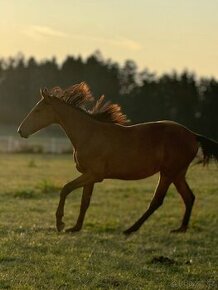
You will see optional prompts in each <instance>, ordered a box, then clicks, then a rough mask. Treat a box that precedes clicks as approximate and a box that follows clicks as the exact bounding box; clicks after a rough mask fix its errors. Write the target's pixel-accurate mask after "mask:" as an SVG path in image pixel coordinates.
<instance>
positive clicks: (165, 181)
mask: <svg viewBox="0 0 218 290" xmlns="http://www.w3.org/2000/svg"><path fill="white" fill-rule="evenodd" d="M170 184H171V179H169V178H168V177H166V176H164V175H160V179H159V182H158V185H157V188H156V190H155V193H154V197H153V199H152V201H151V203H150V205H149V207H148V209H147V210H146V212H145V213H144V214H143V215H142V216H141V217H140V219H138V220H137V221H136V222H135V223H134V224H133V225H132V226H131V227H130V228H129V229H127V230H126V231H124V234H127V235H128V234H131V233H132V232H135V231H137V230H138V229H139V228H140V227H141V226H142V224H143V223H144V222H145V221H146V220H147V219H148V218H149V216H150V215H151V214H152V213H153V212H154V211H155V210H156V209H157V208H158V207H160V206H161V205H162V203H163V200H164V197H165V195H166V193H167V190H168V188H169V186H170Z"/></svg>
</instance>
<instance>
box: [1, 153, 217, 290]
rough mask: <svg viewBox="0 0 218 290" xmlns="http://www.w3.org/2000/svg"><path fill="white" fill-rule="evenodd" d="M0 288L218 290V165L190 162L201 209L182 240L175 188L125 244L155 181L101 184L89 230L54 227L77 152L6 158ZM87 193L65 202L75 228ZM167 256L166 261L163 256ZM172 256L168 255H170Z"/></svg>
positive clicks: (69, 221)
mask: <svg viewBox="0 0 218 290" xmlns="http://www.w3.org/2000/svg"><path fill="white" fill-rule="evenodd" d="M0 160H1V161H0V164H1V167H0V168H1V174H0V184H1V189H0V206H1V210H0V212H1V215H0V289H22V290H23V289H49V290H51V289H134V290H135V289H151V290H153V289H167V290H168V289H182V290H184V289H218V277H217V275H218V274H217V271H218V251H217V244H218V236H217V226H218V222H217V221H218V214H217V204H218V192H217V191H218V179H217V173H218V168H217V167H216V166H215V165H211V166H209V167H208V168H203V167H202V166H192V167H191V168H190V170H189V174H188V179H189V183H190V185H191V187H192V189H193V191H194V192H195V194H196V203H195V206H194V210H193V215H192V218H191V223H190V229H189V231H188V232H187V233H186V234H171V233H170V230H171V229H173V228H176V227H178V226H179V225H180V222H181V219H182V215H183V210H184V207H183V204H182V202H181V199H180V196H179V195H178V194H177V193H176V192H175V189H174V187H173V186H172V187H171V188H170V190H169V192H168V194H167V197H166V199H165V202H164V205H163V206H162V207H161V208H160V209H159V210H158V211H157V212H156V213H155V214H154V215H153V216H152V217H151V218H150V219H149V220H148V221H147V222H146V223H145V224H144V226H143V227H142V228H141V230H140V231H139V232H137V233H135V234H134V235H132V236H130V237H129V238H128V239H126V238H125V236H124V235H123V234H122V231H123V230H125V229H126V228H127V227H128V226H130V225H131V224H132V223H133V222H134V221H135V220H136V219H137V218H138V217H139V216H140V215H141V214H142V213H143V212H144V211H145V209H146V207H147V205H148V203H149V201H150V200H151V197H152V192H153V190H154V188H155V185H156V182H157V176H154V177H152V178H149V179H146V180H142V181H135V182H125V181H119V180H117V181H116V180H106V181H104V182H103V183H101V184H97V185H96V187H95V191H94V194H93V199H92V202H91V206H90V208H89V210H88V213H87V216H86V220H85V224H84V228H83V230H82V231H81V232H80V233H77V234H74V235H70V234H66V233H57V232H56V230H55V211H56V207H57V203H58V200H59V194H58V192H59V190H60V188H61V187H62V186H63V184H64V183H66V182H67V181H69V180H71V179H72V178H74V177H75V176H76V175H77V173H76V171H75V169H74V164H73V161H72V156H71V155H64V156H58V155H56V156H52V155H21V154H20V155H19V154H14V155H4V154H2V155H0ZM80 197H81V190H77V191H75V192H74V193H72V194H71V195H70V196H69V198H68V199H67V203H66V210H65V219H64V220H65V223H66V226H67V227H70V226H72V225H73V224H74V221H75V220H76V217H77V214H78V210H79V205H80ZM161 257H164V258H161ZM167 258H168V259H167Z"/></svg>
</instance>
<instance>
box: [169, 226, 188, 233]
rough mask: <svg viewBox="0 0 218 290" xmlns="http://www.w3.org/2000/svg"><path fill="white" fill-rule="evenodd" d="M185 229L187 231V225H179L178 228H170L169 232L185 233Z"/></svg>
mask: <svg viewBox="0 0 218 290" xmlns="http://www.w3.org/2000/svg"><path fill="white" fill-rule="evenodd" d="M186 231H187V227H180V228H178V229H176V230H172V231H170V232H171V233H173V234H176V233H185V232H186Z"/></svg>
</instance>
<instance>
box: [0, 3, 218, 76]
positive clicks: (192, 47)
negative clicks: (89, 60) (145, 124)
mask: <svg viewBox="0 0 218 290" xmlns="http://www.w3.org/2000/svg"><path fill="white" fill-rule="evenodd" d="M0 16H1V17H0V39H1V44H0V57H7V56H11V55H12V56H13V55H16V54H17V53H18V52H23V53H24V55H25V56H28V57H29V56H31V55H33V56H35V57H36V58H37V59H42V58H50V57H52V56H56V57H57V59H58V60H59V61H62V60H63V59H64V58H65V57H66V56H67V55H75V56H77V55H79V54H80V55H82V56H84V57H86V56H88V55H90V54H91V53H92V52H94V51H95V50H96V49H99V50H100V51H101V52H102V54H103V56H104V57H105V58H112V60H114V61H117V62H119V63H123V61H124V60H126V59H132V60H134V61H136V63H137V64H138V66H139V68H140V69H143V68H148V69H150V70H151V71H155V72H156V73H162V72H169V71H171V70H173V69H176V70H177V71H181V70H183V69H186V68H187V69H189V70H190V71H193V72H195V73H196V74H197V75H198V76H215V77H216V78H218V64H217V62H218V0H164V1H163V0H134V1H130V0H82V1H78V0H61V1H60V0H0Z"/></svg>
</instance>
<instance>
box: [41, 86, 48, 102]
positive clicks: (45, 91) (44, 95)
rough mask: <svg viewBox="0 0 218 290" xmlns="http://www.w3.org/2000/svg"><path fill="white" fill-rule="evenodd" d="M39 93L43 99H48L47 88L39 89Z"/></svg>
mask: <svg viewBox="0 0 218 290" xmlns="http://www.w3.org/2000/svg"><path fill="white" fill-rule="evenodd" d="M40 95H41V97H42V98H43V99H45V100H49V98H50V96H49V91H48V89H47V88H43V89H40Z"/></svg>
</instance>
